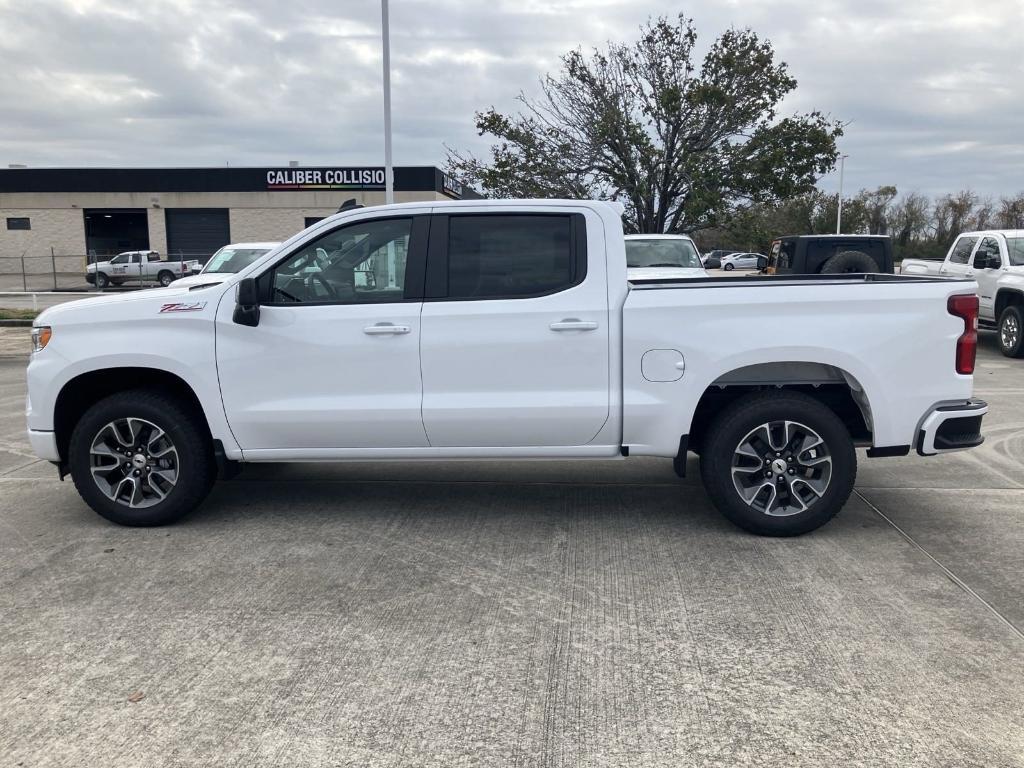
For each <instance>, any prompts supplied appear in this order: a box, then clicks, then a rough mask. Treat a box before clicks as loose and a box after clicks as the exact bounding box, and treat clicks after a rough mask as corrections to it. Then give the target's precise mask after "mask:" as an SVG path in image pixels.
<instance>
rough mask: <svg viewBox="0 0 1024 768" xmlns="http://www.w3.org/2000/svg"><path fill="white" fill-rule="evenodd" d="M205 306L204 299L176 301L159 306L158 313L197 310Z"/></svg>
mask: <svg viewBox="0 0 1024 768" xmlns="http://www.w3.org/2000/svg"><path fill="white" fill-rule="evenodd" d="M205 308H206V302H205V301H193V302H183V301H176V302H175V303H173V304H164V305H163V306H162V307H160V314H161V315H162V314H163V313H164V312H199V311H200V310H202V309H205Z"/></svg>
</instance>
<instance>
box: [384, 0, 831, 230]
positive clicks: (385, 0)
mask: <svg viewBox="0 0 1024 768" xmlns="http://www.w3.org/2000/svg"><path fill="white" fill-rule="evenodd" d="M384 2H387V0H384ZM848 157H849V155H840V156H839V209H838V210H837V211H836V234H837V235H840V234H842V225H843V170H844V168H845V167H846V158H848Z"/></svg>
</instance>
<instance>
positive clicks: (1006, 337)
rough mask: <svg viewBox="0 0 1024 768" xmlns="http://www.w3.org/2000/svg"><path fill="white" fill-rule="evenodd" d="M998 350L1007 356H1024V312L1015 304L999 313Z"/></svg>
mask: <svg viewBox="0 0 1024 768" xmlns="http://www.w3.org/2000/svg"><path fill="white" fill-rule="evenodd" d="M999 350H1000V351H1001V352H1002V353H1003V354H1004V355H1006V356H1007V357H1024V312H1022V311H1021V308H1020V307H1019V306H1017V305H1015V304H1011V305H1010V306H1008V307H1007V308H1006V309H1004V310H1003V312H1002V314H1000V315H999Z"/></svg>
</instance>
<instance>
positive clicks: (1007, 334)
mask: <svg viewBox="0 0 1024 768" xmlns="http://www.w3.org/2000/svg"><path fill="white" fill-rule="evenodd" d="M1019 340H1020V323H1018V322H1017V318H1016V317H1014V316H1013V315H1012V314H1010V313H1007V314H1006V317H1004V318H1003V322H1002V324H1001V325H1000V326H999V341H1000V342H1001V343H1002V345H1003V349H1015V348H1016V347H1017V342H1018V341H1019Z"/></svg>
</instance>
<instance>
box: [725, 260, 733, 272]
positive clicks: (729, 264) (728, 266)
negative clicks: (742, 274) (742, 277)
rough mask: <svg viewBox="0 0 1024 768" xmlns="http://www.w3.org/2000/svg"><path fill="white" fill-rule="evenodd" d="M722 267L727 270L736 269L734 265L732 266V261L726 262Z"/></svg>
mask: <svg viewBox="0 0 1024 768" xmlns="http://www.w3.org/2000/svg"><path fill="white" fill-rule="evenodd" d="M722 269H724V270H725V271H726V272H728V271H729V270H730V269H736V267H735V266H733V264H732V262H726V264H725V266H724V267H722Z"/></svg>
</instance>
